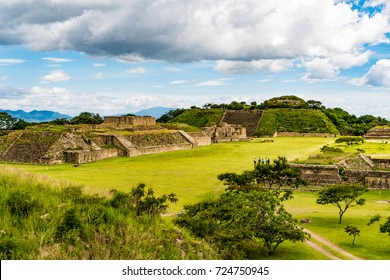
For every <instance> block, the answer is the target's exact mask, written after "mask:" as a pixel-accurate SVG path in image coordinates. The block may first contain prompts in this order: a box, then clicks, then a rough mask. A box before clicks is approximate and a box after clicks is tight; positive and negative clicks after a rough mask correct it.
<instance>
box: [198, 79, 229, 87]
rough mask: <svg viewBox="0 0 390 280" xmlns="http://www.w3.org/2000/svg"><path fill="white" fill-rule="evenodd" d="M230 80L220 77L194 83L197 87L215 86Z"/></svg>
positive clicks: (222, 84)
mask: <svg viewBox="0 0 390 280" xmlns="http://www.w3.org/2000/svg"><path fill="white" fill-rule="evenodd" d="M228 80H231V79H230V78H222V79H216V80H210V81H204V82H200V83H198V84H196V85H195V86H197V87H215V86H225V85H227V83H226V81H228Z"/></svg>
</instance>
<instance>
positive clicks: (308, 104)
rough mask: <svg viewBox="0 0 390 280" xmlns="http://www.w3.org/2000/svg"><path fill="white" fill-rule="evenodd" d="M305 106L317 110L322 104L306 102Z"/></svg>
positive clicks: (319, 102) (311, 101)
mask: <svg viewBox="0 0 390 280" xmlns="http://www.w3.org/2000/svg"><path fill="white" fill-rule="evenodd" d="M307 106H309V108H310V109H313V110H318V109H320V108H321V106H322V103H321V101H316V100H308V101H307Z"/></svg>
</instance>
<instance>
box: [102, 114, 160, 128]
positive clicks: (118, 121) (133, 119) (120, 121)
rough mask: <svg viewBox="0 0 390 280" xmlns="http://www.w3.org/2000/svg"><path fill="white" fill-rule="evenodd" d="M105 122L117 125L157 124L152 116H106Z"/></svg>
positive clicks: (105, 123)
mask: <svg viewBox="0 0 390 280" xmlns="http://www.w3.org/2000/svg"><path fill="white" fill-rule="evenodd" d="M103 124H104V125H117V126H129V125H130V126H156V119H155V118H153V117H150V116H146V117H140V116H120V117H116V116H106V117H104V122H103Z"/></svg>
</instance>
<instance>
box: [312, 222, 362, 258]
mask: <svg viewBox="0 0 390 280" xmlns="http://www.w3.org/2000/svg"><path fill="white" fill-rule="evenodd" d="M305 231H306V232H307V233H309V234H310V235H311V238H312V239H315V240H317V241H318V242H320V243H322V244H324V245H326V246H328V247H329V248H331V249H332V250H334V251H336V252H338V253H340V254H341V255H343V256H345V257H346V258H348V259H350V260H361V259H360V258H358V257H356V256H355V255H352V254H351V253H349V252H347V251H345V250H344V249H342V248H340V247H338V246H337V245H336V244H334V243H332V242H330V241H329V240H327V239H325V238H323V237H321V236H319V235H318V234H315V233H313V232H311V231H310V230H308V229H305ZM306 243H307V245H309V246H310V247H312V248H313V249H314V250H316V251H318V252H320V253H322V254H324V255H326V256H327V257H329V258H330V259H332V260H340V258H339V257H337V256H335V255H334V254H332V253H331V252H329V251H328V250H326V249H324V248H322V247H321V246H319V245H318V244H316V243H314V242H313V241H310V240H308V241H306Z"/></svg>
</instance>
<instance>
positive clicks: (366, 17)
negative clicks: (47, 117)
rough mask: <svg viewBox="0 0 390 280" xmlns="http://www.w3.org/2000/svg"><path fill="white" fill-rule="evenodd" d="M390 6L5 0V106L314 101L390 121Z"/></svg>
mask: <svg viewBox="0 0 390 280" xmlns="http://www.w3.org/2000/svg"><path fill="white" fill-rule="evenodd" d="M389 32H390V1H389V0H371V1H340V0H321V1H318V0H280V1H271V0H242V1H233V0H220V1H210V0H187V1H182V0H143V1H140V0H116V1H106V0H84V1H81V0H67V1H65V0H35V1H32V0H4V1H1V3H0V108H1V109H12V110H17V109H23V110H26V111H31V110H34V109H37V110H54V111H58V112H61V113H66V114H70V115H77V114H79V113H80V112H82V111H88V112H94V113H100V114H102V115H109V114H117V113H129V112H135V111H138V110H141V109H146V108H150V107H154V106H166V107H190V106H191V105H197V106H202V105H203V104H205V103H210V102H211V103H228V102H231V101H234V100H236V101H246V102H251V101H257V102H262V101H264V100H266V99H269V98H272V97H275V96H280V95H286V94H288V95H297V96H299V97H302V98H304V99H306V100H308V99H315V100H319V101H321V102H323V104H324V105H325V106H327V107H341V108H344V109H346V110H347V111H349V112H350V113H353V114H356V115H358V116H360V115H363V114H372V115H375V116H383V117H387V118H388V119H390V46H389V43H390V42H389Z"/></svg>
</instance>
